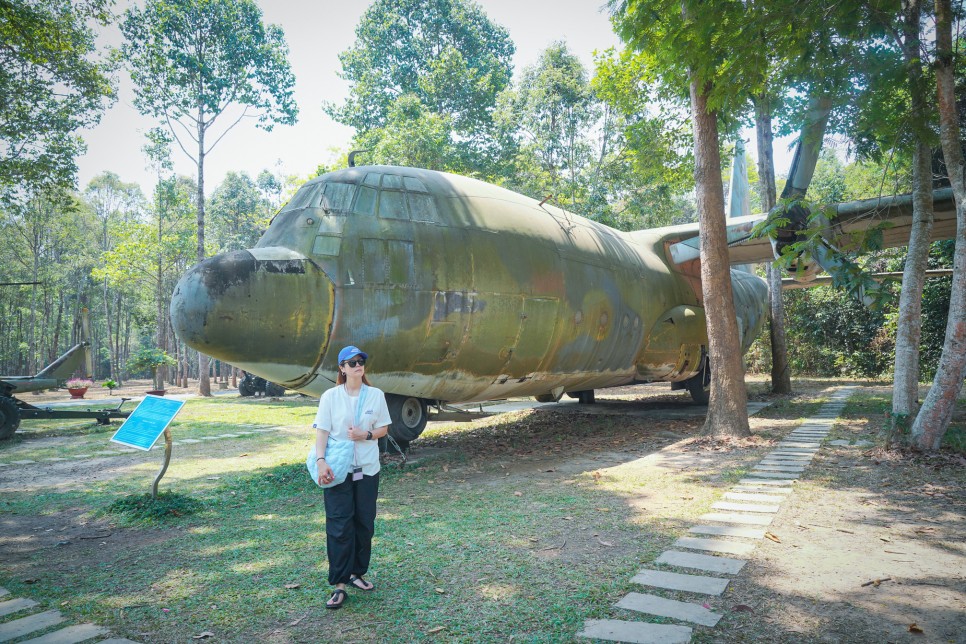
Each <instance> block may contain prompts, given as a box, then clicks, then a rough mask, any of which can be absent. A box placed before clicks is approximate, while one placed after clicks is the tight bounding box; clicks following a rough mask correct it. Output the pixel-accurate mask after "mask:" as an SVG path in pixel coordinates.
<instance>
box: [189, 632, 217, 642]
mask: <svg viewBox="0 0 966 644" xmlns="http://www.w3.org/2000/svg"><path fill="white" fill-rule="evenodd" d="M214 636H215V634H214V633H212V632H211V631H204V632H202V633H198V634H197V635H192V636H191V637H192V638H193V639H196V640H203V639H205V638H206V637H214Z"/></svg>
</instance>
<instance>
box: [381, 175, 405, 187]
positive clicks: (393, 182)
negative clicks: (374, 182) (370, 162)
mask: <svg viewBox="0 0 966 644" xmlns="http://www.w3.org/2000/svg"><path fill="white" fill-rule="evenodd" d="M382 187H383V188H389V189H390V190H402V187H403V185H402V177H400V176H399V175H398V174H385V175H383V176H382Z"/></svg>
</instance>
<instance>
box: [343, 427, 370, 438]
mask: <svg viewBox="0 0 966 644" xmlns="http://www.w3.org/2000/svg"><path fill="white" fill-rule="evenodd" d="M367 434H368V432H366V430H364V429H361V428H359V427H349V431H348V436H349V440H350V441H364V440H366V435H367Z"/></svg>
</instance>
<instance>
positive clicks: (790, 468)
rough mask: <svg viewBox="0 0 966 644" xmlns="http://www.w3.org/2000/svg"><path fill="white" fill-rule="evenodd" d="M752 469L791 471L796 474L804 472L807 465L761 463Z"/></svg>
mask: <svg viewBox="0 0 966 644" xmlns="http://www.w3.org/2000/svg"><path fill="white" fill-rule="evenodd" d="M751 469H752V470H755V471H761V472H789V473H792V474H795V473H801V472H804V471H805V465H771V464H769V463H765V464H764V465H762V464H760V463H759V464H758V465H756V466H754V467H753V468H751Z"/></svg>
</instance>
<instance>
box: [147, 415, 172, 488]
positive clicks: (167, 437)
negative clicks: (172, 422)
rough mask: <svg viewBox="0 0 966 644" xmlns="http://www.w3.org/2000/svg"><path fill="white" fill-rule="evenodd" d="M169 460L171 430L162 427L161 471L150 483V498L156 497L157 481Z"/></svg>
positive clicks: (166, 467)
mask: <svg viewBox="0 0 966 644" xmlns="http://www.w3.org/2000/svg"><path fill="white" fill-rule="evenodd" d="M170 462H171V430H170V429H168V428H165V429H164V463H163V464H162V465H161V471H160V472H158V475H157V476H156V477H154V484H153V485H151V498H152V499H156V498H158V481H160V480H161V477H162V476H164V473H165V472H167V471H168V463H170Z"/></svg>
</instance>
